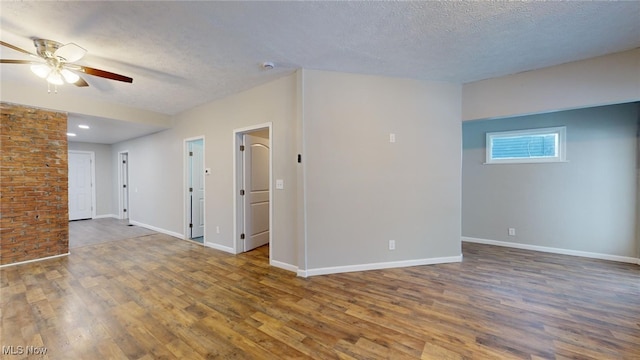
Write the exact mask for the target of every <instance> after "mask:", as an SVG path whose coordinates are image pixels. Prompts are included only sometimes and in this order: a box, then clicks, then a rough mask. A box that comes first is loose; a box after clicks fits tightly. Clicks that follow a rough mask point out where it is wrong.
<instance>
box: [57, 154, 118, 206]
mask: <svg viewBox="0 0 640 360" xmlns="http://www.w3.org/2000/svg"><path fill="white" fill-rule="evenodd" d="M68 144H69V150H79V151H93V152H94V153H95V160H96V162H95V170H96V183H95V189H96V216H97V217H104V216H117V213H118V211H117V206H116V207H113V201H112V199H113V197H114V192H113V190H114V188H113V187H114V184H113V182H114V181H116V176H117V173H114V171H113V161H112V158H111V156H112V155H111V145H105V144H92V143H83V142H69V143H68Z"/></svg>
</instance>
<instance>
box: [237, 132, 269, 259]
mask: <svg viewBox="0 0 640 360" xmlns="http://www.w3.org/2000/svg"><path fill="white" fill-rule="evenodd" d="M258 130H269V264H271V259H272V254H273V248H274V246H275V244H274V239H275V236H273V233H274V231H273V230H274V229H273V123H272V122H267V123H262V124H257V125H251V126H247V127H243V128H239V129H235V130H233V157H234V159H233V253H234V254H239V253H241V252H242V251H243V250H244V248H243V246H242V239H240V234H241V233H242V230H243V224H244V200H243V198H242V196H240V189H242V186H243V184H242V181H243V176H242V171H243V161H242V152H241V151H240V144H242V138H243V136H244V134H248V133H252V132H255V131H258Z"/></svg>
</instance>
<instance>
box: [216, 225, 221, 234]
mask: <svg viewBox="0 0 640 360" xmlns="http://www.w3.org/2000/svg"><path fill="white" fill-rule="evenodd" d="M216 234H220V226H216Z"/></svg>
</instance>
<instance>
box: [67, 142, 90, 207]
mask: <svg viewBox="0 0 640 360" xmlns="http://www.w3.org/2000/svg"><path fill="white" fill-rule="evenodd" d="M68 154H89V155H91V164H90V165H89V168H90V170H91V218H92V219H95V218H96V213H97V211H96V210H97V209H96V207H97V206H96V153H95V152H94V151H83V150H69V151H68ZM68 172H69V169H68V168H67V173H68ZM68 196H69V190H68V189H67V197H68Z"/></svg>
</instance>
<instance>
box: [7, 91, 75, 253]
mask: <svg viewBox="0 0 640 360" xmlns="http://www.w3.org/2000/svg"><path fill="white" fill-rule="evenodd" d="M0 115H1V117H0V265H6V264H11V263H15V262H21V261H27V260H34V259H40V258H44V257H49V256H55V255H61V254H66V253H68V252H69V210H68V200H67V196H68V194H67V193H68V174H69V170H68V165H67V154H68V148H67V135H66V132H67V115H66V114H65V113H58V112H52V111H46V110H42V109H35V108H29V107H25V106H21V105H14V104H8V103H0Z"/></svg>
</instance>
